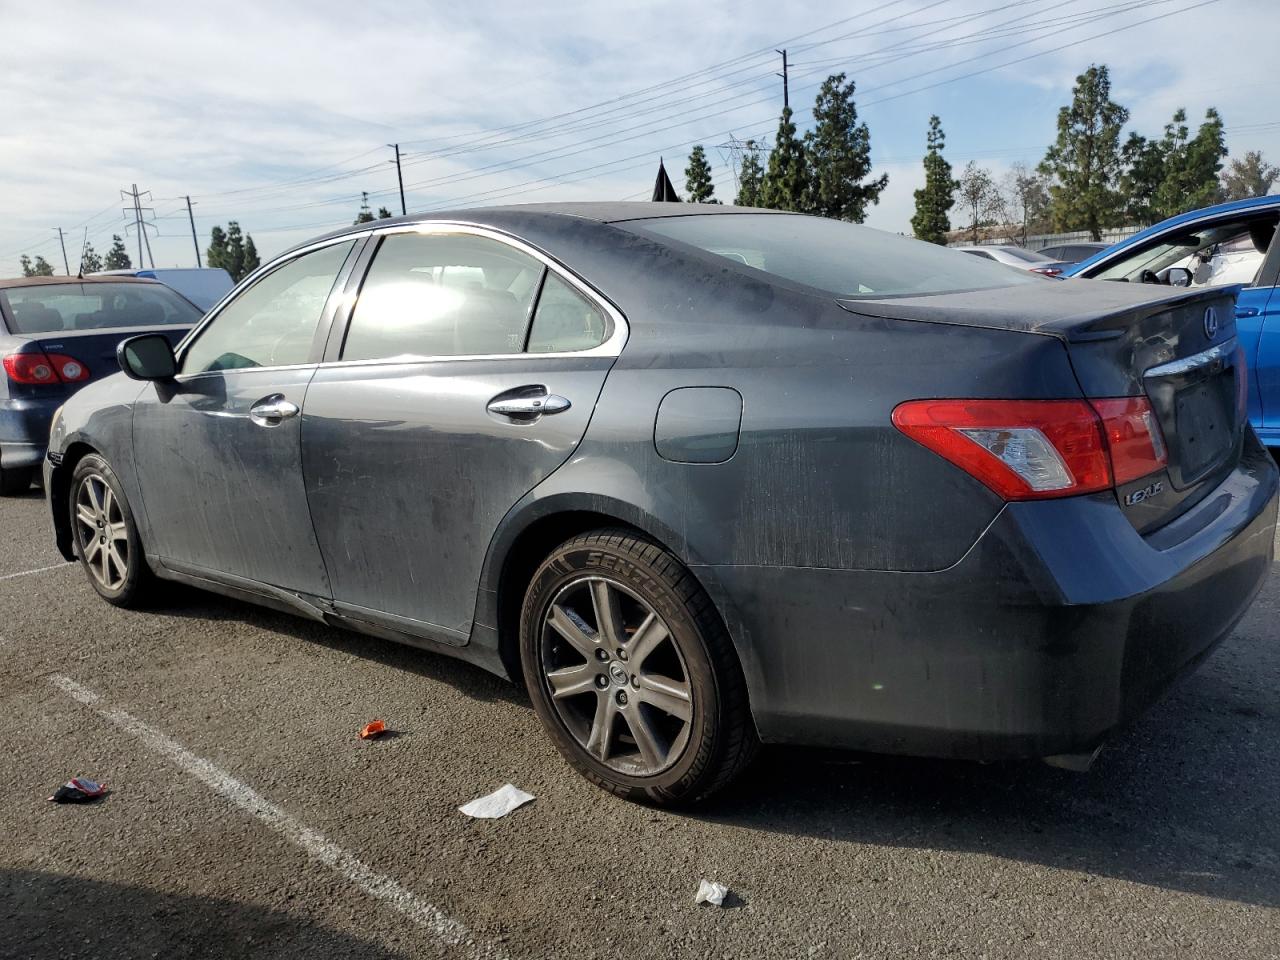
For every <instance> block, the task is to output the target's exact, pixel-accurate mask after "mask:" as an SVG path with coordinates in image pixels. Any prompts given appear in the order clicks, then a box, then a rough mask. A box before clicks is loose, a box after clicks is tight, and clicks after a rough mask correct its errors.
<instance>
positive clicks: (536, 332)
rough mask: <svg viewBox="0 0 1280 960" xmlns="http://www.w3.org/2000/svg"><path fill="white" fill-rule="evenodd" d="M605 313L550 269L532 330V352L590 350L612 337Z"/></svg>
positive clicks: (539, 299)
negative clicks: (609, 336)
mask: <svg viewBox="0 0 1280 960" xmlns="http://www.w3.org/2000/svg"><path fill="white" fill-rule="evenodd" d="M608 335H609V333H608V323H607V322H606V320H605V316H604V313H603V312H601V310H600V309H599V308H598V307H596V306H595V304H593V303H591V302H590V301H588V300H587V298H586V297H584V296H583V295H582V294H580V293H579V292H578V291H577V290H575V289H573V287H571V286H569V284H567V283H565V281H563V280H561V279H560V278H559V277H557V276H556V275H555V274H554V273H551V272H550V271H548V273H547V279H546V281H545V282H544V283H543V285H542V293H541V295H540V296H539V297H538V309H537V311H536V312H535V313H534V315H533V329H532V330H531V331H530V332H529V352H530V353H568V352H571V351H575V350H590V349H591V348H592V347H598V346H599V345H600V344H602V343H604V341H605V340H606V339H607V338H608Z"/></svg>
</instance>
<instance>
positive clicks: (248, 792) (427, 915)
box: [49, 674, 505, 960]
mask: <svg viewBox="0 0 1280 960" xmlns="http://www.w3.org/2000/svg"><path fill="white" fill-rule="evenodd" d="M49 680H50V682H51V683H53V685H54V686H55V687H57V688H58V689H59V690H61V691H62V692H63V693H65V694H67V696H69V697H71V699H73V700H75V701H77V702H78V703H81V704H83V705H84V706H86V707H88V708H89V709H90V710H92V711H93V712H94V713H96V714H98V716H100V717H103V718H104V719H106V720H108V721H110V722H111V723H113V724H114V725H115V726H117V727H119V728H120V729H121V730H123V731H125V732H126V733H128V734H131V735H132V736H134V737H136V738H137V739H138V740H140V741H141V742H142V743H143V744H144V745H145V746H147V747H148V748H149V749H151V750H152V751H154V752H155V753H158V754H159V755H160V756H162V757H164V758H165V759H166V760H169V761H170V762H171V763H173V764H174V765H175V766H177V767H179V768H180V769H181V770H183V771H185V772H186V773H189V774H190V775H191V776H193V777H195V778H196V779H197V780H199V781H200V782H202V783H203V784H204V785H205V786H207V787H209V788H210V789H211V790H213V791H214V793H217V794H219V795H220V796H222V797H223V798H224V799H225V800H228V801H230V803H231V804H232V805H234V806H236V807H239V808H240V809H241V810H243V811H244V812H245V813H248V814H252V815H253V816H254V817H256V818H257V819H258V820H260V821H261V822H262V823H264V824H266V825H267V826H268V827H270V828H271V829H272V830H274V831H275V832H276V833H278V834H280V835H281V836H282V837H284V838H285V839H286V840H288V841H289V842H290V843H292V844H294V845H295V846H297V847H301V848H302V849H303V850H304V851H305V852H306V853H307V854H308V855H309V856H310V857H312V858H313V859H315V860H318V861H320V862H321V863H323V864H324V865H325V866H326V867H329V868H330V869H331V870H333V871H334V872H336V873H338V874H340V875H341V876H342V877H343V878H344V879H346V880H347V881H349V882H350V883H351V884H352V885H353V886H354V887H356V889H358V890H360V891H362V892H363V893H365V894H367V895H368V896H370V897H373V898H374V899H376V900H381V901H382V902H383V903H385V904H387V905H388V906H390V907H392V908H393V909H395V910H398V911H399V912H400V913H402V914H404V915H405V916H406V917H408V918H409V919H410V920H412V921H413V922H415V923H416V924H418V925H419V926H421V927H422V928H424V929H425V930H426V931H427V932H428V933H430V934H431V935H432V936H434V937H435V938H436V939H437V940H438V941H440V942H441V943H443V944H447V945H448V946H451V947H457V948H459V949H460V950H461V952H462V953H463V955H464V956H467V957H473V958H476V960H505V955H504V954H503V953H502V951H500V950H498V949H497V948H496V947H494V946H491V945H487V944H482V943H480V942H478V941H477V940H476V939H475V938H474V937H473V936H472V934H471V933H470V931H468V930H467V928H466V927H465V926H463V925H462V924H461V923H459V922H458V921H457V920H454V919H452V918H451V917H448V916H446V915H445V914H444V913H443V912H441V911H440V910H439V909H437V908H436V907H434V906H432V905H431V904H429V903H427V902H426V901H424V900H423V899H422V898H420V897H419V896H418V895H417V894H415V893H414V892H413V891H412V890H409V889H407V888H406V887H404V886H402V885H401V884H400V883H399V882H398V881H396V880H394V879H392V878H391V877H388V876H386V875H385V874H381V873H378V872H377V871H376V870H374V869H373V868H372V867H370V866H369V865H368V864H366V863H364V862H363V861H362V860H360V859H358V858H357V857H355V856H353V855H352V854H350V853H348V852H347V851H346V850H343V849H342V848H341V847H339V846H338V845H337V844H336V843H333V842H332V841H330V840H328V839H326V838H325V837H324V836H323V835H321V834H320V833H317V832H316V831H315V830H312V829H311V828H310V827H308V826H306V825H304V824H301V823H299V822H298V821H297V820H295V819H293V817H291V816H289V814H287V813H285V811H284V810H283V809H282V808H280V807H278V806H276V805H275V804H274V803H272V802H271V801H269V800H267V799H266V798H265V797H263V796H262V795H261V794H260V793H258V792H257V791H256V790H254V789H253V788H252V787H250V786H248V785H247V784H244V783H241V782H240V781H239V780H237V779H236V778H235V777H233V776H231V774H229V773H227V772H226V771H225V770H222V769H221V768H219V767H216V766H214V765H213V764H212V763H210V762H209V761H208V760H205V759H204V758H203V757H198V756H196V755H195V754H194V753H192V752H191V751H190V750H188V749H187V748H186V747H184V746H182V744H180V743H178V742H177V741H176V740H174V739H172V738H171V737H169V736H166V735H165V734H163V733H161V732H160V731H159V730H157V729H156V728H155V727H153V726H151V725H150V724H147V723H144V722H143V721H141V720H139V719H138V718H137V717H134V716H132V715H131V714H129V713H126V712H125V711H124V710H121V709H119V708H118V707H112V706H110V705H109V704H108V703H106V702H105V701H104V700H103V699H102V697H101V696H99V695H98V694H96V693H94V692H93V691H92V690H90V689H89V688H87V687H85V686H82V685H81V684H79V683H76V681H74V680H72V679H71V678H70V677H65V676H61V675H58V674H55V675H53V676H51V677H50V678H49Z"/></svg>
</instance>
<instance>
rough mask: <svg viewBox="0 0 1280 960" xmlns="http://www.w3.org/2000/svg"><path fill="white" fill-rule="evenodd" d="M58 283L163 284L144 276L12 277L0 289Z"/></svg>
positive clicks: (2, 281)
mask: <svg viewBox="0 0 1280 960" xmlns="http://www.w3.org/2000/svg"><path fill="white" fill-rule="evenodd" d="M60 283H64V284H65V283H74V284H81V283H149V284H152V285H153V286H154V285H159V286H164V284H162V283H160V282H159V281H158V280H150V279H147V278H145V277H93V276H90V277H14V278H13V279H12V280H0V290H12V289H14V288H17V287H45V286H50V285H55V284H60Z"/></svg>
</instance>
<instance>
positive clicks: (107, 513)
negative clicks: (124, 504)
mask: <svg viewBox="0 0 1280 960" xmlns="http://www.w3.org/2000/svg"><path fill="white" fill-rule="evenodd" d="M115 505H116V495H115V494H114V493H112V492H111V488H110V487H108V486H107V485H106V484H105V483H104V484H103V485H102V516H103V517H104V518H105V519H106V520H110V519H111V508H112V507H114V506H115Z"/></svg>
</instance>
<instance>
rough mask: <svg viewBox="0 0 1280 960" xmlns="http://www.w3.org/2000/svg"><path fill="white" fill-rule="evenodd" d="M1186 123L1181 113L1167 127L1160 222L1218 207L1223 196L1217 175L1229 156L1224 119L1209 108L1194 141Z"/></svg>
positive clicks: (1157, 204)
mask: <svg viewBox="0 0 1280 960" xmlns="http://www.w3.org/2000/svg"><path fill="white" fill-rule="evenodd" d="M1186 119H1187V113H1186V111H1185V110H1179V111H1178V112H1177V113H1175V114H1174V115H1173V123H1171V124H1169V125H1168V126H1167V127H1165V144H1166V148H1165V158H1164V167H1165V170H1164V179H1163V180H1161V182H1160V186H1159V188H1158V189H1157V190H1156V193H1155V200H1154V204H1153V206H1154V207H1155V211H1156V213H1157V214H1158V216H1159V219H1161V220H1163V219H1165V218H1166V217H1172V216H1175V215H1177V214H1179V213H1185V212H1186V211H1188V210H1196V209H1198V208H1200V207H1207V206H1210V205H1212V204H1214V203H1217V202H1218V199H1219V198H1220V196H1221V193H1222V187H1221V184H1220V183H1219V182H1218V174H1219V173H1220V172H1221V171H1222V160H1223V158H1224V157H1225V156H1226V155H1227V144H1226V138H1225V136H1224V134H1223V127H1222V117H1221V116H1219V114H1218V111H1217V110H1215V109H1214V108H1213V107H1210V108H1209V109H1208V110H1207V111H1205V115H1204V123H1202V124H1201V125H1200V129H1199V131H1197V133H1196V135H1195V136H1194V137H1191V136H1190V131H1189V130H1188V129H1187V125H1186Z"/></svg>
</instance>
